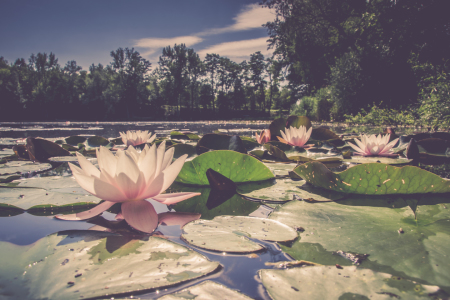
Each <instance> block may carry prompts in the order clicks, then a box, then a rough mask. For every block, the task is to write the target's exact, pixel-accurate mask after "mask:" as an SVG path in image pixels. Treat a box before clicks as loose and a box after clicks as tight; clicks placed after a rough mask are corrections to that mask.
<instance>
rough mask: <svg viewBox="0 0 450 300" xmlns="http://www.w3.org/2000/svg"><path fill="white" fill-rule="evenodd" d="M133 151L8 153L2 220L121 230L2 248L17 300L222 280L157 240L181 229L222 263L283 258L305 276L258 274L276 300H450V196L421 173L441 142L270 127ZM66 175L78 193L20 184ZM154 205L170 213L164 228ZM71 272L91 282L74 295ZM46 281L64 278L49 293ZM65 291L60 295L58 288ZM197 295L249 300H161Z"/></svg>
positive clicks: (281, 123) (436, 179) (140, 136)
mask: <svg viewBox="0 0 450 300" xmlns="http://www.w3.org/2000/svg"><path fill="white" fill-rule="evenodd" d="M121 136H122V137H121V138H112V139H107V138H103V137H97V136H94V137H83V136H72V137H68V138H65V139H60V140H56V141H54V142H53V141H49V140H45V139H39V138H32V137H30V138H27V139H26V144H25V145H15V146H14V147H13V148H12V149H11V150H2V152H3V153H0V155H1V157H0V158H1V159H2V160H1V162H2V166H1V167H0V172H1V173H0V174H1V176H2V177H1V178H0V180H2V183H1V185H2V187H3V188H0V192H1V194H0V202H3V204H1V210H2V211H3V213H2V215H4V216H6V215H7V214H9V215H13V214H17V213H19V212H20V211H23V210H27V211H29V212H35V213H36V212H39V213H41V214H45V213H44V211H46V210H50V211H52V213H63V215H59V216H58V218H60V219H66V220H81V219H91V218H93V217H95V216H97V215H99V214H101V213H102V212H103V211H105V210H109V211H114V212H115V213H116V214H117V215H116V221H108V222H106V221H102V222H100V223H99V221H98V220H99V219H95V220H97V221H93V224H95V226H100V228H102V229H101V230H100V232H98V230H94V231H91V232H89V233H80V232H70V233H64V234H58V235H50V236H48V237H46V238H44V239H42V240H40V241H39V242H37V243H35V244H33V245H30V246H27V247H26V249H22V250H21V251H17V249H16V248H15V247H14V246H11V245H10V244H8V243H3V242H2V243H0V252H1V253H6V257H9V258H8V259H6V258H5V255H3V256H2V258H0V263H1V264H2V266H5V270H8V275H4V273H3V272H1V277H0V283H4V286H7V287H8V293H10V294H12V295H14V297H19V298H21V299H27V298H29V299H31V298H33V297H34V298H38V299H41V298H42V299H44V298H48V299H56V298H58V297H59V298H61V297H63V298H65V299H66V298H67V299H71V298H74V299H75V298H76V299H79V297H80V296H81V295H82V296H83V297H84V298H92V297H102V296H105V295H107V294H108V295H111V294H127V293H132V292H136V291H138V290H140V289H144V290H147V291H153V290H157V289H161V288H164V287H167V286H170V285H173V284H178V283H180V282H185V281H187V280H192V279H195V278H199V277H201V276H204V275H206V274H210V273H212V272H216V271H217V270H218V269H220V265H219V264H218V263H216V262H211V261H209V260H208V259H206V258H205V257H204V256H202V255H201V254H199V253H197V252H195V251H192V250H190V249H188V248H186V247H184V246H181V245H178V244H176V243H173V242H170V241H166V240H164V239H162V238H160V237H158V236H157V235H156V234H153V235H152V236H149V235H148V233H152V232H154V230H155V229H156V228H157V226H158V225H161V224H177V225H180V226H182V228H183V229H182V235H181V238H182V240H184V241H185V242H186V243H187V244H188V245H191V246H192V247H193V248H194V249H196V248H198V249H206V250H210V251H216V252H218V253H223V252H225V253H238V254H248V253H258V252H260V251H264V248H265V247H264V243H262V242H259V241H271V242H277V243H279V244H280V246H281V247H282V249H283V251H284V252H285V253H288V254H289V255H290V256H291V257H292V258H293V261H289V262H277V263H275V264H274V265H272V266H268V267H267V269H262V270H260V272H259V277H260V279H261V281H262V284H263V285H264V287H265V288H266V290H267V292H268V293H269V295H270V296H271V297H272V298H273V299H290V298H299V297H302V295H303V296H304V295H308V299H326V298H339V297H341V296H342V297H344V298H345V297H348V298H352V297H356V298H358V297H360V298H362V297H367V298H373V297H379V298H383V297H384V298H389V297H396V298H400V297H404V298H407V299H416V298H417V299H419V298H442V297H444V298H445V297H447V295H448V293H450V284H449V282H450V271H449V270H450V263H449V260H448V256H447V255H448V254H447V253H448V249H449V247H450V225H449V224H448V223H449V220H450V213H449V212H448V209H447V203H449V202H450V199H449V197H448V194H446V193H449V192H450V181H449V180H447V179H443V178H441V177H440V176H437V175H435V174H433V173H430V172H428V171H425V170H423V169H420V168H418V167H416V166H412V165H409V164H418V163H430V162H433V163H435V162H437V161H438V162H445V161H446V159H447V156H446V151H447V147H445V146H446V145H447V144H448V142H447V141H450V137H449V136H448V135H447V134H445V133H435V134H416V135H411V136H400V137H398V136H395V133H394V132H393V131H392V130H389V131H387V132H385V133H384V134H380V135H378V136H376V135H372V136H365V135H363V136H361V137H356V136H338V135H337V134H336V133H334V132H332V131H331V130H330V129H328V128H324V127H319V128H313V126H312V123H311V122H310V120H309V119H308V118H306V117H303V116H300V117H299V116H290V117H289V118H287V119H284V118H279V119H276V120H274V121H273V122H272V123H271V124H270V126H269V128H268V129H266V130H263V131H262V132H261V133H260V134H256V135H255V139H253V138H252V137H242V136H237V135H234V136H230V135H226V134H223V133H219V132H216V133H211V134H205V135H203V136H202V137H200V136H198V135H196V134H195V133H190V132H172V133H171V134H170V138H168V137H162V138H161V137H160V138H158V139H157V138H156V137H155V136H151V134H149V133H148V132H128V133H124V134H122V135H121ZM353 143H355V144H356V145H355V144H353ZM444 148H445V149H444ZM114 152H115V154H114ZM64 162H71V165H70V168H71V171H72V175H73V176H74V178H72V177H69V176H59V177H37V178H30V179H27V180H24V179H23V178H22V177H24V174H26V172H29V171H31V172H34V173H32V174H36V172H49V170H55V171H56V170H57V169H58V168H59V167H60V165H61V164H63V163H64ZM75 164H78V165H79V166H80V167H78V166H76V165H75ZM395 165H405V166H403V167H396V166H395ZM342 166H344V168H343V167H342ZM97 167H98V168H97ZM345 167H347V169H345ZM14 168H16V169H14ZM342 169H345V170H344V171H342V172H335V171H336V170H339V171H340V170H342ZM18 172H19V173H18ZM20 173H21V174H20ZM66 175H67V174H66ZM78 184H79V185H78ZM79 186H81V188H82V189H80V188H79ZM85 191H87V192H88V193H86V192H85ZM44 194H45V195H44ZM17 195H20V196H19V197H17ZM95 196H98V197H99V198H96V197H95ZM75 198H77V199H75ZM148 198H152V199H153V200H156V201H158V202H161V203H163V204H166V205H168V206H169V207H170V208H171V209H173V210H174V211H170V212H166V213H163V214H157V213H156V211H155V209H154V208H153V206H152V204H151V203H150V202H148V201H146V200H145V199H148ZM24 199H25V200H24ZM30 199H31V200H30ZM100 199H101V200H104V201H102V202H100V203H99V204H97V203H98V202H99V201H100ZM94 203H95V204H94ZM115 203H120V207H117V206H116V205H114V204H115ZM74 207H77V208H78V210H74ZM267 212H269V213H270V214H269V215H268V216H267ZM67 213H68V214H67ZM249 215H250V216H249ZM261 215H262V216H263V218H261V217H260V216H261ZM96 222H97V223H98V224H97V223H96ZM129 226H131V228H130V227H129ZM98 228H99V227H97V229H98ZM133 230H134V231H133ZM125 232H132V233H133V235H131V236H130V235H129V234H125ZM136 236H137V238H136ZM74 237H76V239H75V240H76V241H75V242H73V241H70V238H74ZM113 241H114V242H113ZM111 245H115V246H111ZM108 247H109V248H108ZM111 247H112V248H111ZM52 249H53V250H52ZM70 249H72V250H70ZM74 249H77V251H73V250H74ZM68 250H70V251H73V254H70V255H67V253H68ZM70 251H69V252H70ZM25 253H27V254H25ZM69 256H70V257H69ZM11 257H14V258H15V259H11ZM66 260H67V262H66ZM110 260H114V263H112V262H110ZM12 261H15V263H14V262H12ZM64 262H65V263H64ZM194 262H195V263H194ZM63 263H64V264H63ZM143 264H144V265H143ZM61 265H63V266H64V267H63V268H61ZM161 265H163V266H162V267H161ZM66 266H67V267H66ZM86 266H88V267H86ZM158 266H159V267H158ZM82 269H83V270H85V271H83V272H81V271H79V270H82ZM118 270H120V272H118ZM74 271H75V273H77V274H82V275H80V276H78V277H75V279H74V277H73V275H74ZM44 273H46V274H48V273H51V274H56V273H57V275H52V276H50V279H48V280H47V281H46V278H48V277H46V276H40V275H41V274H44ZM56 276H58V278H59V277H60V278H62V281H64V283H63V284H60V285H54V283H50V282H51V281H50V280H51V279H52V278H53V279H54V278H56ZM79 277H81V278H83V279H84V280H83V281H80V280H78V278H79ZM13 278H19V280H17V281H14V279H13ZM68 282H71V284H69V283H68ZM68 285H69V287H70V286H72V285H74V286H76V290H75V289H72V290H71V289H68ZM99 285H100V286H105V288H103V289H98V288H96V287H97V286H99ZM23 286H26V288H22V287H23ZM18 293H21V294H20V295H19V294H18ZM186 293H188V294H189V295H199V294H203V295H211V297H218V298H221V297H223V295H230V297H232V298H236V299H239V298H242V299H246V298H247V297H246V296H245V295H242V294H239V293H237V292H236V291H232V290H230V289H227V288H226V287H224V286H220V285H217V284H215V283H212V282H208V281H207V282H204V283H203V284H201V285H198V286H194V287H190V288H188V289H187V290H184V291H181V292H180V293H179V295H178V294H173V295H170V297H169V296H164V297H165V298H169V299H173V298H175V299H177V298H183V295H185V294H186Z"/></svg>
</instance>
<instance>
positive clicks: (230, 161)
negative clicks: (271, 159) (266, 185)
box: [176, 150, 274, 185]
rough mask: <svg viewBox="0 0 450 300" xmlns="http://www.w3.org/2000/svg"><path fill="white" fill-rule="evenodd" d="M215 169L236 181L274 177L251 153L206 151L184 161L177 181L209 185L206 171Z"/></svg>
mask: <svg viewBox="0 0 450 300" xmlns="http://www.w3.org/2000/svg"><path fill="white" fill-rule="evenodd" d="M208 169H213V170H214V171H216V172H219V173H220V174H222V175H224V176H225V177H227V178H229V179H230V180H232V181H233V182H235V183H242V182H250V181H261V180H267V179H271V178H273V177H274V176H273V174H272V172H271V171H270V170H269V169H268V168H267V167H266V166H265V165H264V164H263V163H262V162H260V161H259V160H257V159H256V158H254V157H251V156H250V155H247V154H243V153H238V152H235V151H229V150H219V151H211V152H206V153H204V154H202V155H199V156H197V157H196V158H194V159H193V160H192V161H189V162H186V163H184V166H183V168H182V169H181V172H180V173H179V174H178V177H177V179H176V181H177V182H181V183H185V184H192V185H209V182H208V179H207V178H206V171H207V170H208Z"/></svg>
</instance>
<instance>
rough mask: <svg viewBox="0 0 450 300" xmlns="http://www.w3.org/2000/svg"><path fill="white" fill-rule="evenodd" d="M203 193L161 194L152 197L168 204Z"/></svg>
mask: <svg viewBox="0 0 450 300" xmlns="http://www.w3.org/2000/svg"><path fill="white" fill-rule="evenodd" d="M201 194H202V193H190V192H185V193H170V194H160V195H158V196H154V197H152V199H153V200H156V201H158V202H161V203H163V204H166V205H171V204H175V203H178V202H181V201H183V200H186V199H189V198H192V197H195V196H200V195H201Z"/></svg>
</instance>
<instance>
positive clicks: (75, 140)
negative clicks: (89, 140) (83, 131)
mask: <svg viewBox="0 0 450 300" xmlns="http://www.w3.org/2000/svg"><path fill="white" fill-rule="evenodd" d="M65 141H66V143H67V144H69V145H71V146H77V145H78V144H80V143H84V142H85V141H86V137H84V136H79V135H73V136H69V137H68V138H66V139H65Z"/></svg>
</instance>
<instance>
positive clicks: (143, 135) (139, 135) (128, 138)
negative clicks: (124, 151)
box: [120, 130, 156, 146]
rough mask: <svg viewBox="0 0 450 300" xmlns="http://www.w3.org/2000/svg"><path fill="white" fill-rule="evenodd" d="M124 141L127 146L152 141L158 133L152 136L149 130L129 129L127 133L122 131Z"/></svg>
mask: <svg viewBox="0 0 450 300" xmlns="http://www.w3.org/2000/svg"><path fill="white" fill-rule="evenodd" d="M120 136H121V137H122V141H123V143H124V144H125V145H127V146H137V145H141V144H144V143H151V142H153V141H154V140H155V138H156V134H154V135H153V136H152V133H151V132H149V131H148V130H146V131H144V130H128V131H127V132H126V133H124V132H120Z"/></svg>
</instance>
